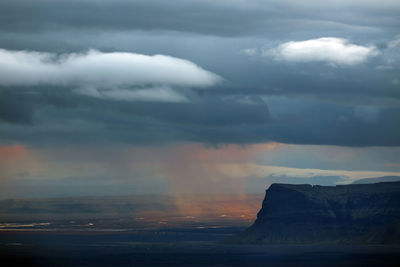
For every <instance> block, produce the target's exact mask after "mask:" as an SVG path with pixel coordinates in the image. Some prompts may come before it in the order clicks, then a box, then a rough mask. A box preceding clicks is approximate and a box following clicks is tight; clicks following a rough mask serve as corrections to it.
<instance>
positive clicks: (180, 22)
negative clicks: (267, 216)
mask: <svg viewBox="0 0 400 267" xmlns="http://www.w3.org/2000/svg"><path fill="white" fill-rule="evenodd" d="M399 13H400V4H399V2H398V1H389V0H385V1H379V2H376V1H360V0H351V1H335V3H326V2H321V1H311V0H310V1H297V0H285V1H269V2H268V4H266V3H265V1H261V0H260V1H259V0H252V1H227V0H226V1H225V0H224V1H197V0H192V1H183V0H182V1H181V0H176V1H168V2H166V1H157V0H155V1H113V2H112V3H111V2H109V1H101V0H100V1H92V0H90V1H89V0H87V1H66V0H61V1H49V0H40V1H29V0H13V1H11V0H4V1H1V2H0V15H1V16H0V43H1V44H2V48H3V50H1V51H0V52H1V53H0V54H1V55H2V57H3V59H4V58H6V59H7V60H8V61H6V60H1V61H0V77H1V78H0V83H1V86H0V121H1V122H0V138H1V141H3V142H26V143H30V144H37V143H41V144H45V143H57V144H58V143H63V142H64V143H68V142H77V143H79V142H99V143H101V142H129V143H162V142H175V141H198V142H204V143H207V144H218V143H256V142H267V141H279V142H287V143H298V144H334V145H346V146H375V145H379V146H399V145H400V140H399V138H398V136H400V126H399V124H398V121H399V120H400V82H399V78H398V73H399V71H400V46H399V45H398V36H399V31H398V29H400V19H399V16H398V14H399ZM27 20H29V23H26V21H27ZM90 49H94V51H97V52H89V53H88V52H87V51H89V50H90ZM29 51H30V52H29ZM32 51H37V52H32ZM99 51H101V52H99ZM266 51H267V53H266ZM265 53H266V54H267V55H268V56H267V57H266V56H265ZM145 55H159V56H145ZM199 66H201V68H200V67H199ZM216 74H218V75H219V76H220V77H223V78H224V82H218V81H219V80H220V78H219V77H218V76H217V75H216ZM202 88H209V90H203V89H202Z"/></svg>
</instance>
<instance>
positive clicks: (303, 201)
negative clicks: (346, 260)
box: [234, 182, 400, 244]
mask: <svg viewBox="0 0 400 267" xmlns="http://www.w3.org/2000/svg"><path fill="white" fill-rule="evenodd" d="M234 241H236V242H240V243H269V244H274V243H275V244H290V243H291V244H293V243H297V244H310V243H351V244H395V243H400V182H388V183H377V184H353V185H338V186H311V185H289V184H272V185H271V186H270V187H269V188H268V190H267V191H266V196H265V199H264V201H263V204H262V208H261V210H260V211H259V213H258V214H257V220H256V221H255V223H254V224H253V225H252V226H251V227H250V228H249V229H247V230H246V231H245V232H243V233H242V234H241V235H240V236H238V237H237V238H235V239H234Z"/></svg>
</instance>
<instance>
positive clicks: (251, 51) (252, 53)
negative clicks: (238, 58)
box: [241, 48, 257, 56]
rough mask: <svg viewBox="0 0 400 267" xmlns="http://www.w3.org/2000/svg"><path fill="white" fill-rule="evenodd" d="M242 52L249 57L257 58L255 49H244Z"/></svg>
mask: <svg viewBox="0 0 400 267" xmlns="http://www.w3.org/2000/svg"><path fill="white" fill-rule="evenodd" d="M241 52H242V53H243V54H245V55H247V56H255V55H257V49H255V48H246V49H242V50H241Z"/></svg>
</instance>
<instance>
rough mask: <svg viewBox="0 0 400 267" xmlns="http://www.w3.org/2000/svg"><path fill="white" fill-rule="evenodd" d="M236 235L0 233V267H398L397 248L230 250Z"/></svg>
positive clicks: (228, 232) (196, 232) (197, 232)
mask: <svg viewBox="0 0 400 267" xmlns="http://www.w3.org/2000/svg"><path fill="white" fill-rule="evenodd" d="M239 230H241V229H235V228H231V229H228V228H227V229H197V230H196V229H193V230H190V231H189V230H187V229H173V230H159V231H137V232H107V231H105V232H91V231H81V232H79V231H75V232H74V231H70V232H63V231H61V232H60V231H56V232H55V231H6V232H5V231H2V232H0V262H1V266H206V265H207V266H210V265H211V266H274V267H275V266H379V267H381V266H398V264H399V263H400V246H376V245H373V246H354V245H351V246H350V245H346V246H343V245H341V246H338V245H322V246H321V245H318V246H298V245H252V244H246V245H235V244H226V243H223V242H221V241H222V240H224V239H226V238H227V237H229V236H232V235H233V234H237V233H238V231H239Z"/></svg>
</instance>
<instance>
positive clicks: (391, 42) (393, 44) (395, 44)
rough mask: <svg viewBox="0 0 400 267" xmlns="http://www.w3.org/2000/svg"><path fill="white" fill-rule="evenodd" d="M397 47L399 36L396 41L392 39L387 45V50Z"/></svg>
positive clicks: (399, 41) (399, 44) (399, 42)
mask: <svg viewBox="0 0 400 267" xmlns="http://www.w3.org/2000/svg"><path fill="white" fill-rule="evenodd" d="M397 46H400V36H397V38H396V39H394V40H392V41H390V42H389V43H388V47H389V48H395V47H397Z"/></svg>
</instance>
